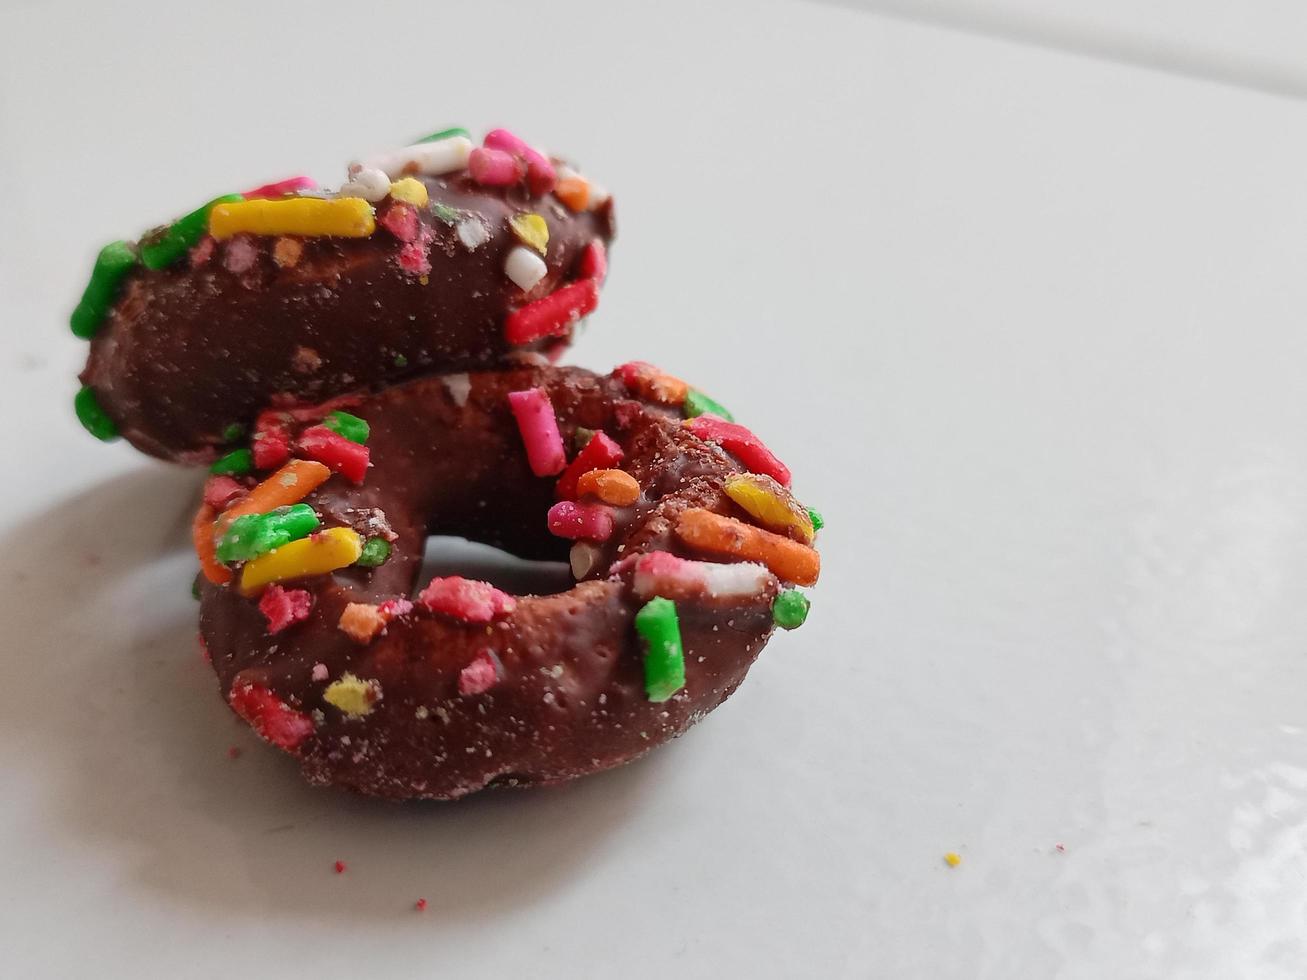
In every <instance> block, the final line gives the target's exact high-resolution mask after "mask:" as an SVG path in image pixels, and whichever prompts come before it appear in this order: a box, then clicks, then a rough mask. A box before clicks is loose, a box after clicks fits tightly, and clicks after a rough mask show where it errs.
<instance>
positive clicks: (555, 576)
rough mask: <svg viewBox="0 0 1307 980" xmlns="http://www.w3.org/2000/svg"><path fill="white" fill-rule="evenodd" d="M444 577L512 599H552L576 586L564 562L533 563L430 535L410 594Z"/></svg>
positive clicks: (452, 538)
mask: <svg viewBox="0 0 1307 980" xmlns="http://www.w3.org/2000/svg"><path fill="white" fill-rule="evenodd" d="M448 575H461V576H463V577H464V578H470V579H479V580H481V581H483V582H489V583H490V584H491V585H493V586H495V588H497V589H503V590H504V591H505V592H510V593H512V594H513V595H555V594H557V593H559V592H566V591H567V590H568V589H570V588H572V586H574V585H575V584H576V582H575V581H574V580H573V578H572V570H571V567H570V566H569V565H568V564H567V562H561V561H533V560H531V559H527V558H520V557H518V556H517V555H514V554H513V553H511V552H509V551H505V550H504V549H502V548H497V547H495V546H494V545H492V544H485V543H484V542H481V541H472V540H469V539H468V538H463V537H458V536H456V535H449V534H433V535H431V536H429V537H428V538H427V542H426V547H425V548H424V549H423V553H422V568H421V571H420V572H419V573H418V579H417V587H416V588H415V589H414V594H415V595H416V594H417V593H418V592H420V591H421V590H422V589H423V588H425V587H426V585H427V583H428V582H430V581H431V580H432V579H433V578H441V577H444V576H448Z"/></svg>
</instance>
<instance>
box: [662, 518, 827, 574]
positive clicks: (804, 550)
mask: <svg viewBox="0 0 1307 980" xmlns="http://www.w3.org/2000/svg"><path fill="white" fill-rule="evenodd" d="M676 534H677V536H678V537H680V539H681V540H682V541H684V542H685V543H686V544H688V545H690V547H692V548H695V549H697V550H699V551H706V552H708V553H710V554H715V555H723V556H725V557H729V558H742V559H744V560H746V561H760V562H762V563H763V564H764V565H766V566H767V567H768V568H770V569H771V570H772V572H773V573H774V574H775V575H776V577H777V578H779V579H781V580H783V581H786V582H794V583H796V584H798V585H812V584H813V583H815V582H816V581H817V576H818V575H819V574H820V573H821V557H820V556H819V555H818V554H817V552H815V551H814V550H813V549H811V548H809V547H807V546H806V545H801V544H799V543H798V542H797V541H793V540H791V539H790V538H785V537H782V536H781V535H779V534H773V533H772V532H770V531H764V530H762V529H761V528H757V527H754V526H753V525H751V524H745V523H744V522H743V521H737V520H736V519H735V518H733V517H723V516H722V515H721V514H714V513H713V512H712V511H710V510H704V509H703V508H699V507H694V508H691V509H689V510H686V511H682V512H681V515H680V516H679V517H678V518H677V521H676Z"/></svg>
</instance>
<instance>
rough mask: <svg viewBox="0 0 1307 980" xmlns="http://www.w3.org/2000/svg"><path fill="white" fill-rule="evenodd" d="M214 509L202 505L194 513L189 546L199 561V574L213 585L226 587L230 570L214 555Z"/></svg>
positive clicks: (229, 577) (229, 579)
mask: <svg viewBox="0 0 1307 980" xmlns="http://www.w3.org/2000/svg"><path fill="white" fill-rule="evenodd" d="M216 514H217V511H216V509H215V508H213V507H211V506H210V505H209V504H203V505H201V506H200V509H199V510H197V511H196V512H195V517H194V518H193V519H192V521H191V545H192V547H194V548H195V557H196V558H198V559H199V560H200V574H202V575H203V576H204V577H205V579H207V580H208V581H210V582H212V583H213V584H214V585H226V584H227V583H228V582H230V581H231V569H230V568H228V567H227V566H226V565H223V564H222V563H220V562H219V561H218V559H217V557H216V556H215V554H214V550H215V547H216V545H215V542H214V540H213V518H214V516H215V515H216Z"/></svg>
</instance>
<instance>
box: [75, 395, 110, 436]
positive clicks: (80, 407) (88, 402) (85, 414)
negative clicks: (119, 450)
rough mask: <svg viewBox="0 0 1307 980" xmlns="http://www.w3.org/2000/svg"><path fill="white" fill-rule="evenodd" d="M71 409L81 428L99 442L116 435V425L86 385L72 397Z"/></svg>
mask: <svg viewBox="0 0 1307 980" xmlns="http://www.w3.org/2000/svg"><path fill="white" fill-rule="evenodd" d="M73 411H74V412H76V413H77V421H78V422H81V423H82V428H84V429H85V430H86V431H87V432H89V433H91V435H93V436H95V438H97V439H99V440H100V441H101V442H108V441H109V440H110V439H116V438H117V437H118V426H117V424H116V423H115V422H114V420H113V419H111V418H109V414H108V413H107V412H106V411H105V410H104V409H103V408H101V407H100V400H99V399H98V398H96V397H95V392H94V391H93V390H92V389H91V388H90V386H89V385H88V386H87V387H84V388H83V389H82V390H81V391H79V392H78V393H77V394H76V395H75V396H74V397H73Z"/></svg>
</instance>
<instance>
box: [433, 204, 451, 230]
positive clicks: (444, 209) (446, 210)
mask: <svg viewBox="0 0 1307 980" xmlns="http://www.w3.org/2000/svg"><path fill="white" fill-rule="evenodd" d="M431 213H432V214H434V215H435V216H436V217H437V218H439V219H440V220H441V221H443V222H444V223H445V224H447V225H452V224H456V223H457V222H458V209H457V208H451V207H450V206H449V205H448V204H441V203H439V202H436V203H434V204H432V205H431Z"/></svg>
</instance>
